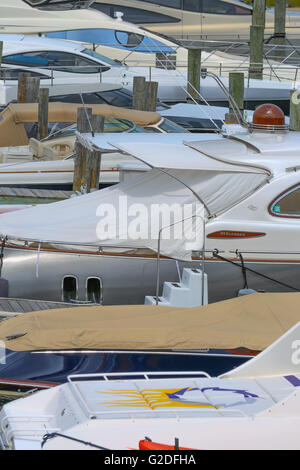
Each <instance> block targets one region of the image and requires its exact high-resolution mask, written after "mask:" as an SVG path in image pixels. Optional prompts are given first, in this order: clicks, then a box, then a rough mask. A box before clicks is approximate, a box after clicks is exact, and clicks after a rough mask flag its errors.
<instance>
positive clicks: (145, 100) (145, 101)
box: [133, 77, 158, 111]
mask: <svg viewBox="0 0 300 470" xmlns="http://www.w3.org/2000/svg"><path fill="white" fill-rule="evenodd" d="M157 94H158V82H152V81H149V82H148V81H146V79H145V77H134V79H133V109H136V110H137V111H156V103H157Z"/></svg>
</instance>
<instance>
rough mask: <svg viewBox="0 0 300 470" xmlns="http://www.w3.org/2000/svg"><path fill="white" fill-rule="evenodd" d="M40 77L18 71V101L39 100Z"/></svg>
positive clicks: (32, 101)
mask: <svg viewBox="0 0 300 470" xmlns="http://www.w3.org/2000/svg"><path fill="white" fill-rule="evenodd" d="M39 90H40V79H39V77H31V76H30V74H29V73H20V74H19V78H18V103H37V102H38V101H39Z"/></svg>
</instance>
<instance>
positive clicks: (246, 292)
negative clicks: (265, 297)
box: [237, 289, 257, 297]
mask: <svg viewBox="0 0 300 470" xmlns="http://www.w3.org/2000/svg"><path fill="white" fill-rule="evenodd" d="M256 293H257V291H256V290H254V289H240V290H239V291H238V295H237V296H238V297H243V296H244V295H250V294H256Z"/></svg>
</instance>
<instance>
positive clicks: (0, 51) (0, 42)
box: [0, 41, 3, 67]
mask: <svg viewBox="0 0 300 470" xmlns="http://www.w3.org/2000/svg"><path fill="white" fill-rule="evenodd" d="M2 54H3V42H2V41H0V67H1V64H2Z"/></svg>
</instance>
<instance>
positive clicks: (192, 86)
mask: <svg viewBox="0 0 300 470" xmlns="http://www.w3.org/2000/svg"><path fill="white" fill-rule="evenodd" d="M187 79H188V83H187V91H188V96H187V102H188V103H194V102H195V101H196V102H199V101H200V97H199V94H200V80H201V49H195V48H190V49H189V50H188V76H187Z"/></svg>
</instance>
